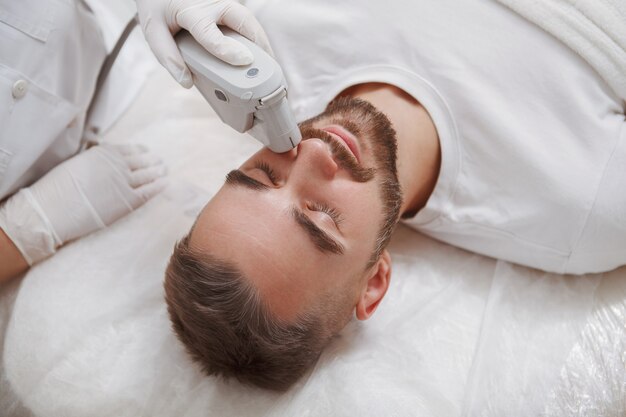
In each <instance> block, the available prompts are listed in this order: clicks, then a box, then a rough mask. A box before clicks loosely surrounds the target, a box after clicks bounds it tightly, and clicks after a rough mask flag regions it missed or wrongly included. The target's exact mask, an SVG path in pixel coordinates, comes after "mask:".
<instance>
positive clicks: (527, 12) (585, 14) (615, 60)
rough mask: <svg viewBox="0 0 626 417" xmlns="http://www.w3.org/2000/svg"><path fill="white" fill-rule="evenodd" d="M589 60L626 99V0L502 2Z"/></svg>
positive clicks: (512, 0) (511, 0) (516, 0)
mask: <svg viewBox="0 0 626 417" xmlns="http://www.w3.org/2000/svg"><path fill="white" fill-rule="evenodd" d="M498 1H499V2H500V3H502V4H504V5H506V6H508V7H509V8H511V9H512V10H513V11H515V12H517V13H518V14H520V15H521V16H523V17H524V18H526V19H528V20H529V21H531V22H533V23H535V24H536V25H537V26H539V27H541V28H542V29H544V30H545V31H546V32H548V33H550V34H551V35H552V36H554V37H556V38H557V39H559V40H560V41H561V42H563V43H564V44H566V45H567V46H568V47H569V48H571V49H572V50H574V51H575V52H576V53H577V54H579V55H580V56H581V57H582V58H583V59H585V60H586V61H587V62H588V63H589V64H590V65H591V66H592V67H593V68H594V69H595V70H596V71H597V72H598V73H599V74H600V76H601V77H602V78H603V79H604V80H605V81H606V82H607V83H608V84H609V86H610V87H611V88H612V89H613V90H614V91H615V92H616V93H617V94H618V95H619V96H620V98H621V99H623V100H626V1H625V0H498Z"/></svg>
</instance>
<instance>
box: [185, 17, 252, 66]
mask: <svg viewBox="0 0 626 417" xmlns="http://www.w3.org/2000/svg"><path fill="white" fill-rule="evenodd" d="M193 11H194V10H193V9H192V10H190V11H185V12H184V13H180V14H179V17H178V19H177V22H178V24H179V25H180V26H181V27H183V28H185V29H187V30H188V31H189V32H190V33H191V35H192V36H193V37H194V38H195V39H196V41H198V43H199V44H200V45H202V47H204V49H206V50H207V51H209V52H210V53H212V54H213V55H215V56H216V57H218V58H219V59H221V60H222V61H225V62H228V63H229V64H231V65H248V64H251V63H252V61H253V60H254V56H253V55H252V52H250V50H249V49H248V48H247V47H246V46H244V45H243V44H241V43H240V42H237V41H236V40H234V39H232V38H229V37H226V36H224V34H223V33H222V31H221V30H220V29H219V28H218V27H217V24H216V23H215V21H214V20H213V18H212V17H204V18H201V19H199V20H198V18H197V17H196V16H192V14H193Z"/></svg>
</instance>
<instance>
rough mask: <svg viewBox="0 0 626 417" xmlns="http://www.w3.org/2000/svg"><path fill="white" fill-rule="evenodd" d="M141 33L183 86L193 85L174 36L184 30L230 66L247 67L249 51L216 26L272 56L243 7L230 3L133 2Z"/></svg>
mask: <svg viewBox="0 0 626 417" xmlns="http://www.w3.org/2000/svg"><path fill="white" fill-rule="evenodd" d="M137 12H138V14H139V22H140V23H141V28H142V30H143V33H144V35H145V37H146V40H147V41H148V44H149V45H150V48H151V49H152V51H153V52H154V54H155V55H156V57H157V59H158V60H159V62H160V63H161V65H163V66H164V67H165V68H166V69H167V70H168V71H169V72H170V74H172V76H173V77H174V79H175V80H176V81H178V82H179V83H180V84H181V85H182V86H183V87H185V88H190V87H191V86H192V85H193V81H192V79H191V72H190V71H189V68H187V65H185V62H184V61H183V57H182V56H181V55H180V52H179V50H178V47H177V46H176V43H175V42H174V38H173V35H175V34H176V33H177V32H178V31H179V30H180V29H181V28H183V29H187V30H188V31H189V32H190V33H191V34H192V35H193V37H194V38H195V39H196V40H197V41H198V43H200V44H201V45H202V46H204V48H206V50H207V51H209V52H211V53H212V54H213V55H215V56H216V57H218V58H220V59H222V60H224V61H226V62H228V63H229V64H232V65H248V64H250V63H252V60H253V56H252V52H250V50H249V49H248V48H247V47H245V46H243V45H242V44H241V43H239V42H237V41H235V40H234V39H231V38H227V37H225V36H224V35H223V34H222V32H221V31H220V30H219V28H218V27H217V25H226V26H228V27H230V28H231V29H233V30H235V31H237V32H239V33H240V34H242V35H243V36H245V37H246V38H248V39H250V40H251V41H252V42H255V43H257V44H258V45H259V46H261V48H263V49H265V50H266V51H267V52H268V53H270V54H272V49H271V47H270V44H269V41H268V39H267V36H266V35H265V32H264V31H263V28H262V27H261V25H260V23H259V22H258V21H257V20H256V18H255V17H254V15H253V14H252V12H250V10H248V9H247V8H246V7H245V6H243V5H241V4H239V3H237V2H236V1H233V0H137Z"/></svg>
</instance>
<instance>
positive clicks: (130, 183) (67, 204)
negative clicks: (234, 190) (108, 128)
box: [0, 145, 165, 265]
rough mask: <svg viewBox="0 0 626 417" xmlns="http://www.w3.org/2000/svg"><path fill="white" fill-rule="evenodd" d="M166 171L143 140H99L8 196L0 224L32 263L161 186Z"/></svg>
mask: <svg viewBox="0 0 626 417" xmlns="http://www.w3.org/2000/svg"><path fill="white" fill-rule="evenodd" d="M164 175H165V167H164V165H163V163H162V162H161V160H160V159H159V158H157V157H156V156H154V155H152V154H150V153H148V152H147V150H146V148H145V147H143V146H140V145H98V146H95V147H93V148H91V149H89V150H87V151H86V152H83V153H81V154H79V155H76V156H74V157H72V158H70V159H68V160H67V161H65V162H63V163H62V164H60V165H58V166H56V167H55V168H54V169H53V170H51V171H50V172H48V173H47V174H46V175H45V176H44V177H42V178H41V179H40V180H39V181H37V182H36V183H34V184H33V185H31V186H30V187H28V188H24V189H22V190H20V191H19V192H18V193H16V194H15V195H13V196H12V197H11V198H9V199H8V200H7V201H6V203H5V204H4V206H2V208H1V209H0V228H2V229H3V230H4V232H5V233H6V234H7V236H9V238H10V239H11V240H12V241H13V243H14V244H15V246H16V247H17V248H18V249H19V250H20V252H21V253H22V255H23V256H24V258H25V259H26V261H27V262H28V264H29V265H32V264H34V263H35V262H37V261H39V260H41V259H43V258H46V257H48V256H50V255H52V254H53V253H54V252H55V251H56V249H57V248H58V247H59V246H61V245H62V244H64V243H66V242H68V241H70V240H72V239H76V238H78V237H80V236H83V235H86V234H88V233H91V232H93V231H95V230H97V229H101V228H103V227H105V226H107V225H109V224H111V223H113V222H114V221H115V220H117V219H119V218H120V217H122V216H124V215H126V214H128V213H130V212H131V211H133V210H134V209H135V208H137V207H139V206H140V205H142V204H143V203H145V202H146V201H147V200H148V199H150V198H151V197H152V196H154V195H155V194H157V193H158V192H159V191H161V190H162V189H163V187H164V184H165V181H164V180H163V179H162V178H161V177H163V176H164Z"/></svg>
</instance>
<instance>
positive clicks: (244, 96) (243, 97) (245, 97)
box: [241, 91, 252, 101]
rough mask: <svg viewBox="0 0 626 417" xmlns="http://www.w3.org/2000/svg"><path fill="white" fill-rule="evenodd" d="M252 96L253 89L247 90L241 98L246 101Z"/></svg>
mask: <svg viewBox="0 0 626 417" xmlns="http://www.w3.org/2000/svg"><path fill="white" fill-rule="evenodd" d="M251 98H252V91H246V92H245V93H243V94H242V95H241V99H242V100H244V101H249V100H250V99H251Z"/></svg>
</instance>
